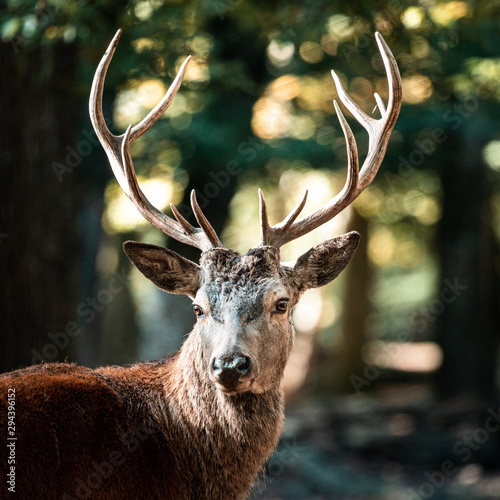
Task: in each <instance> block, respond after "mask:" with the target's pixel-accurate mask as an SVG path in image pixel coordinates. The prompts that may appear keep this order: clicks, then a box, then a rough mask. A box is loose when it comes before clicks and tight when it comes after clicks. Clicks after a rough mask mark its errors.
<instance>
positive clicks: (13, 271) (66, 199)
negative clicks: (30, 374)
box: [0, 43, 78, 371]
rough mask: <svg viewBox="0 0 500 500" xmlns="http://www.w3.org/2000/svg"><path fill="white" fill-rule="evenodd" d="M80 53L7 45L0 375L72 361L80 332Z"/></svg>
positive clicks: (0, 171) (62, 47) (1, 141)
mask: <svg viewBox="0 0 500 500" xmlns="http://www.w3.org/2000/svg"><path fill="white" fill-rule="evenodd" d="M74 61H75V47H74V45H68V44H58V45H55V46H44V47H40V48H37V49H36V50H29V49H28V47H22V48H19V47H14V46H13V45H11V44H8V43H1V44H0V68H1V71H0V89H1V93H2V99H1V101H0V103H1V104H0V106H1V108H0V116H1V118H2V126H1V128H2V129H1V133H0V155H1V164H0V199H1V200H2V202H1V206H0V215H1V219H0V233H1V235H0V236H1V239H0V275H1V276H2V278H3V286H2V287H0V303H1V304H2V334H1V337H0V338H1V344H2V345H1V348H0V351H1V352H2V353H5V354H4V355H3V356H2V357H1V358H0V370H1V371H7V370H10V369H13V368H15V367H18V366H20V365H29V364H33V363H39V362H41V361H54V360H63V359H64V358H65V357H66V353H67V348H68V344H69V341H70V339H71V337H72V336H74V335H75V333H76V331H75V329H74V328H75V326H76V324H73V323H72V320H73V319H74V317H75V306H76V304H75V300H74V292H75V276H76V267H77V263H76V262H77V258H78V255H77V248H78V246H77V228H76V223H75V214H76V208H77V204H78V202H77V190H76V185H77V181H78V179H77V177H78V174H76V173H74V172H69V173H66V175H64V176H59V177H58V175H57V174H56V171H55V170H54V166H53V163H54V162H60V163H61V164H63V165H64V164H65V158H66V155H67V154H68V153H67V150H66V148H67V147H68V146H70V147H76V146H77V145H76V137H77V134H76V131H77V130H78V122H77V116H78V109H77V106H76V101H75V100H74V99H72V96H71V90H72V89H73V88H74V73H75V67H74Z"/></svg>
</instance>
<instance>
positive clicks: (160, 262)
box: [123, 241, 200, 298]
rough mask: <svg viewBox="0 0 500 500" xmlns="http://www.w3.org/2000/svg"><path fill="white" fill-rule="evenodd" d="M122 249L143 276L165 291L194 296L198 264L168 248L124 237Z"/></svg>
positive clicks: (198, 271)
mask: <svg viewBox="0 0 500 500" xmlns="http://www.w3.org/2000/svg"><path fill="white" fill-rule="evenodd" d="M123 250H124V251H125V253H126V254H127V257H128V258H129V259H130V260H131V261H132V264H134V266H135V267H137V269H139V271H141V273H142V274H144V276H146V278H148V279H149V280H150V281H152V282H153V283H154V284H155V285H156V286H157V287H158V288H161V289H162V290H165V291H166V292H170V293H176V294H183V295H188V296H189V297H192V298H194V296H195V295H196V292H197V291H198V289H199V288H200V266H198V265H197V264H195V263H194V262H191V261H190V260H188V259H185V258H184V257H181V256H180V255H178V254H176V253H175V252H173V251H172V250H169V249H168V248H163V247H159V246H157V245H150V244H147V243H138V242H137V241H126V242H125V243H124V244H123Z"/></svg>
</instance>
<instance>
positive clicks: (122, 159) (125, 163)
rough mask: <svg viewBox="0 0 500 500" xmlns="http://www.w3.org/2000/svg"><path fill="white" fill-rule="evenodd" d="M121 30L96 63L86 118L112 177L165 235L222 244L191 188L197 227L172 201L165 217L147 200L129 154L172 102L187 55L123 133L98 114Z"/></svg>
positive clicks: (204, 244)
mask: <svg viewBox="0 0 500 500" xmlns="http://www.w3.org/2000/svg"><path fill="white" fill-rule="evenodd" d="M121 33H122V31H121V30H118V31H117V33H116V35H115V36H114V38H113V40H112V41H111V43H110V44H109V47H108V49H107V50H106V52H105V54H104V56H103V57H102V59H101V62H100V63H99V66H98V67H97V70H96V72H95V75H94V81H93V82H92V90H91V92H90V99H89V111H90V119H91V121H92V125H93V126H94V130H95V132H96V134H97V137H98V138H99V141H100V142H101V144H102V147H103V148H104V150H105V151H106V154H107V156H108V159H109V162H110V164H111V169H112V170H113V173H114V175H115V177H116V180H117V181H118V183H119V184H120V187H121V188H122V190H123V191H124V192H125V194H126V195H127V196H128V197H129V198H130V200H131V201H132V203H133V204H134V205H135V206H136V208H137V209H138V210H139V212H140V213H141V215H142V216H143V217H144V218H145V219H146V220H147V221H148V222H150V223H151V224H153V225H154V226H156V227H157V228H158V229H160V230H161V231H163V232H164V233H165V234H167V235H168V236H170V237H172V238H174V239H175V240H177V241H180V242H181V243H186V244H187V245H191V246H194V247H196V248H199V249H200V250H202V251H204V250H209V249H210V248H217V247H222V243H221V242H220V240H219V237H218V236H217V233H216V232H215V230H214V229H213V227H212V226H211V225H210V223H209V222H208V220H207V218H206V217H205V215H204V214H203V212H202V211H201V208H200V207H199V205H198V202H197V200H196V195H195V192H194V190H193V191H192V192H191V207H192V209H193V212H194V215H195V217H196V220H197V222H198V224H199V225H200V227H199V228H195V227H193V226H192V225H191V224H190V223H189V222H188V221H187V220H186V219H185V218H184V217H183V216H182V215H181V214H180V212H179V211H178V210H177V209H176V208H175V207H174V206H173V205H170V208H171V209H172V212H173V214H174V217H175V218H176V219H177V220H174V219H172V218H170V217H168V216H167V215H165V214H164V213H163V212H161V211H160V210H158V209H157V208H156V207H154V206H153V205H152V204H151V203H150V202H149V200H148V199H147V198H146V196H145V195H144V193H143V192H142V191H141V188H140V187H139V184H138V182H137V177H136V175H135V171H134V165H133V163H132V157H131V156H130V144H131V143H132V142H134V141H135V140H136V139H137V138H138V137H140V136H141V135H142V134H144V132H146V131H147V130H149V129H150V128H151V127H152V126H153V124H154V123H155V122H156V120H158V118H159V117H160V116H161V115H162V114H163V113H164V112H165V111H166V109H167V108H168V107H169V106H170V104H171V103H172V101H173V99H174V97H175V94H176V93H177V91H178V90H179V87H180V86H181V83H182V79H183V78H184V73H185V71H186V66H187V64H188V63H189V60H190V58H191V56H189V57H188V58H187V59H186V60H185V61H184V63H183V64H182V66H181V68H180V69H179V72H178V73H177V76H176V77H175V79H174V81H173V82H172V84H171V85H170V88H169V89H168V91H167V93H166V94H165V96H164V97H163V99H162V100H161V101H160V102H159V103H158V104H157V105H156V107H155V108H154V109H152V110H151V111H150V113H149V114H148V115H147V116H146V117H145V118H144V119H143V120H142V121H141V122H140V123H138V124H137V125H135V126H134V127H132V125H130V126H129V127H128V129H127V131H126V132H125V134H122V135H119V136H116V135H114V134H112V133H111V132H110V131H109V129H108V127H107V125H106V123H105V121H104V116H103V114H102V94H103V89H104V80H105V78H106V71H107V69H108V66H109V64H110V62H111V59H112V57H113V54H114V52H115V50H116V46H117V45H118V40H119V39H120V36H121Z"/></svg>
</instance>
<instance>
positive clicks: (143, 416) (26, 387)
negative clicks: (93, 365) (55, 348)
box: [0, 332, 283, 500]
mask: <svg viewBox="0 0 500 500" xmlns="http://www.w3.org/2000/svg"><path fill="white" fill-rule="evenodd" d="M193 333H195V332H193ZM192 338H193V337H190V339H192ZM191 344H195V342H191V341H188V342H186V344H184V347H183V350H182V351H181V352H180V353H179V354H178V355H176V356H174V357H171V358H167V359H166V360H164V361H159V362H157V363H145V364H137V365H134V366H132V367H130V368H121V367H109V368H103V369H97V370H89V369H86V368H82V367H78V366H75V365H70V364H47V365H38V366H35V367H31V368H28V369H25V370H22V371H20V372H14V373H13V374H12V376H11V377H8V378H4V379H2V380H1V382H2V391H1V392H2V397H3V396H4V391H5V393H6V392H7V388H15V389H16V395H17V409H18V411H17V419H16V420H17V421H16V426H17V429H18V432H17V435H18V441H17V446H16V450H17V457H16V459H17V467H16V470H17V478H16V479H17V488H16V494H17V497H18V498H21V499H33V498H47V499H52V498H54V499H56V498H57V499H61V498H62V499H67V500H70V499H73V498H77V499H80V498H92V499H106V500H113V499H116V500H118V499H120V500H121V499H141V498H144V499H160V498H161V499H195V498H196V499H199V498H207V499H208V498H213V499H227V498H244V497H245V495H246V494H247V493H248V491H249V490H250V488H251V486H252V484H253V482H254V480H255V478H256V477H257V474H258V472H259V470H260V469H261V468H262V465H263V463H264V461H265V460H266V458H267V457H268V456H269V455H270V454H271V453H272V451H273V449H274V447H275V446H276V443H277V441H278V437H279V435H280V432H281V430H282V426H283V395H282V392H281V390H280V389H279V388H277V389H275V390H272V391H269V392H267V393H266V394H260V395H256V394H250V393H245V394H242V395H241V396H239V397H231V396H225V395H222V394H220V393H217V392H216V391H210V389H209V387H210V386H209V384H208V381H207V380H206V378H207V377H206V376H204V375H203V370H200V368H201V367H200V366H196V365H193V366H191V367H190V368H186V366H187V365H186V364H184V363H185V360H184V357H186V356H188V357H189V361H191V356H192V353H191V352H189V351H191V349H193V350H195V351H196V350H198V349H199V346H196V345H191ZM180 363H183V365H182V366H183V368H181V370H179V364H180ZM174 373H175V374H174ZM172 374H174V375H173V376H172ZM207 389H208V390H207ZM62 393H63V394H66V397H64V398H61V394H62ZM193 394H195V395H196V398H195V399H192V397H191V396H192V395H193ZM200 395H202V397H201V396H200ZM3 400H5V398H3ZM28 408H29V409H30V410H28ZM2 410H3V408H2ZM1 413H2V412H1V411H0V416H1V417H2V418H1V420H2V421H5V418H3V417H4V415H1ZM27 429H29V432H27V431H26V430H27ZM4 436H5V433H2V438H4ZM1 440H2V439H0V441H1ZM1 445H2V448H3V449H4V450H5V449H6V445H7V443H6V442H5V440H4V442H2V443H1ZM3 463H6V462H3ZM4 477H5V476H4Z"/></svg>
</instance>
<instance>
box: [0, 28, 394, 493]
mask: <svg viewBox="0 0 500 500" xmlns="http://www.w3.org/2000/svg"><path fill="white" fill-rule="evenodd" d="M119 36H120V32H118V33H117V34H116V36H115V38H114V39H113V41H112V43H111V44H110V46H109V48H108V51H107V52H106V53H105V55H104V56H103V58H102V60H101V63H100V64H99V67H98V68H97V71H96V75H95V77H94V83H93V86H92V92H91V98H90V115H91V119H92V123H93V125H94V128H95V130H96V133H97V135H98V137H99V140H100V141H101V144H102V145H103V147H104V149H105V151H106V153H107V155H108V159H109V161H110V164H111V167H112V170H113V172H114V174H115V177H116V178H117V180H118V182H119V184H120V186H121V188H122V189H123V190H124V191H125V193H126V194H127V195H128V197H129V198H130V200H131V201H132V202H133V203H134V204H135V206H136V207H137V209H138V210H139V212H140V213H141V214H142V215H143V217H144V218H145V219H146V220H148V221H149V222H151V223H152V224H154V225H155V226H156V227H158V228H159V229H161V230H162V231H163V232H165V233H166V234H167V235H169V236H170V237H173V238H175V239H177V240H178V241H181V242H183V243H187V244H189V245H192V246H195V247H197V248H199V249H200V250H201V251H202V254H201V257H200V262H199V264H197V263H194V262H192V261H189V260H187V259H185V258H183V257H181V256H180V255H178V254H176V253H175V252H173V251H171V250H169V249H166V248H163V247H159V246H156V245H148V244H144V243H138V242H132V241H129V242H126V243H125V244H124V250H125V253H126V254H127V256H128V257H129V259H130V260H131V261H132V263H133V264H134V265H135V266H136V267H137V268H138V269H139V271H141V272H142V273H143V274H144V276H145V277H146V278H148V279H150V280H151V281H152V282H153V283H154V284H155V285H156V286H157V287H159V288H161V289H163V290H165V291H167V292H169V293H175V294H184V295H187V296H189V297H191V298H192V300H193V311H194V313H195V314H196V316H197V323H196V325H195V327H194V329H193V331H192V332H191V333H190V334H189V336H188V337H187V339H186V341H185V342H184V345H183V346H182V348H181V349H180V351H179V352H178V353H176V354H175V355H173V356H170V357H166V358H164V359H162V360H160V361H157V362H148V363H140V364H136V365H133V366H130V367H127V368H123V367H115V366H111V367H104V368H99V369H95V370H91V369H88V368H83V367H78V366H76V365H73V364H67V363H51V364H47V365H39V366H34V367H30V368H26V369H23V370H18V371H15V372H12V373H10V374H5V375H3V376H0V397H1V400H0V401H1V402H0V422H1V423H2V426H4V423H6V422H7V421H8V418H10V414H9V409H8V406H7V399H8V395H9V394H11V393H12V391H14V393H15V400H16V403H15V410H16V412H15V435H16V438H17V441H16V443H17V447H16V454H15V461H16V462H15V464H16V465H15V469H16V481H17V484H16V493H17V494H18V498H26V499H30V500H31V499H32V498H50V499H51V498H54V499H55V498H63V499H66V500H68V499H74V498H92V499H107V500H110V499H111V500H112V499H120V500H127V499H131V500H136V499H148V500H149V499H175V500H178V499H211V500H212V499H241V498H244V497H245V496H246V495H247V494H248V493H249V491H250V489H251V487H252V484H253V482H254V481H255V479H256V478H257V475H258V473H259V471H262V470H263V467H264V463H265V460H266V459H267V458H268V457H269V455H270V454H271V453H272V451H273V450H274V448H275V446H276V444H277V442H278V439H279V435H280V433H281V431H282V428H283V418H284V417H283V411H284V410H283V401H284V398H283V392H282V389H281V385H280V384H281V379H282V377H283V372H284V369H285V365H286V362H287V360H288V357H289V355H290V352H291V350H292V347H293V340H294V330H293V324H292V320H291V310H292V308H293V307H294V305H295V304H296V303H297V302H298V300H299V298H300V296H301V295H302V294H303V293H304V292H305V291H306V290H307V289H309V288H315V287H320V286H323V285H325V284H327V283H329V282H330V281H332V280H333V279H335V278H336V277H337V276H338V275H339V273H340V272H341V271H342V270H343V269H344V268H345V266H346V265H347V264H348V262H349V261H350V260H351V258H352V256H353V254H354V252H355V250H356V247H357V245H358V242H359V234H358V233H356V232H350V233H347V234H344V235H341V236H337V237H335V238H332V239H329V240H327V241H324V242H322V243H320V244H319V245H316V246H315V247H313V248H311V249H310V250H309V251H308V252H306V253H305V254H303V255H302V256H301V257H299V258H298V259H297V260H296V261H295V262H291V263H282V262H281V261H280V250H279V249H280V247H281V246H282V245H284V244H286V243H287V242H289V241H291V240H293V239H295V238H298V237H300V236H302V235H304V234H306V233H308V232H309V231H312V230H313V229H315V228H316V227H319V226H320V225H321V224H323V223H325V222H326V221H328V220H330V219H331V218H332V217H334V216H335V215H336V214H337V213H339V212H340V211H341V210H342V209H344V208H345V207H346V206H348V205H349V204H350V203H351V202H352V200H353V199H354V198H355V197H356V196H358V195H359V194H360V193H361V192H362V191H363V189H364V188H365V187H366V186H367V185H368V184H369V183H370V182H371V180H372V179H373V177H374V176H375V174H376V172H377V170H378V167H379V166H380V163H381V161H382V158H383V154H384V152H385V149H386V147H387V142H388V139H389V135H390V132H391V130H392V128H393V127H394V124H395V121H396V118H397V115H398V113H399V108H400V105H401V80H400V77H399V72H398V69H397V65H396V62H395V60H394V57H393V56H392V54H391V53H390V50H389V48H388V47H387V46H386V45H385V42H384V41H383V39H382V38H381V36H380V35H378V34H377V42H378V44H379V48H380V51H381V54H382V58H383V61H384V65H385V67H386V70H387V74H388V78H389V103H388V109H387V110H386V109H385V105H384V103H383V102H382V100H381V99H380V97H378V96H377V95H376V99H377V104H378V107H379V109H380V111H381V114H382V118H380V119H379V120H375V119H374V118H372V117H370V116H368V115H366V114H365V113H364V112H363V111H362V110H361V109H360V108H359V107H358V106H357V105H356V104H355V103H354V101H352V99H351V98H350V97H349V96H348V95H347V94H346V93H345V90H344V89H343V87H342V83H341V82H340V80H339V79H338V78H337V77H336V76H334V79H335V82H336V85H337V90H338V93H339V96H340V98H341V100H342V101H343V102H344V104H345V105H346V106H347V107H348V108H349V109H350V110H351V111H352V113H353V114H354V115H355V116H356V118H357V119H358V121H360V123H361V124H362V125H363V126H364V127H365V128H366V129H367V130H368V133H369V135H370V145H369V151H368V155H367V158H366V160H365V162H364V164H363V167H362V168H361V170H360V171H358V155H357V149H356V143H355V140H354V136H353V134H352V132H351V130H350V128H349V126H348V124H347V122H346V120H345V118H344V117H343V115H342V113H341V112H340V109H339V108H338V106H337V104H336V103H335V107H336V110H337V114H338V116H339V120H340V123H341V125H342V129H343V131H344V135H345V137H346V143H347V146H348V177H347V181H346V184H345V186H344V188H343V190H342V191H341V192H340V193H339V195H337V196H336V197H335V198H333V200H331V201H330V202H329V203H328V204H326V205H325V206H324V207H321V208H320V209H318V210H316V211H315V212H313V213H312V214H310V215H308V216H306V217H303V218H301V219H298V220H297V217H298V216H299V214H300V212H301V210H302V208H303V207H304V204H305V202H306V196H307V193H306V196H304V198H303V200H302V201H301V202H300V203H299V205H298V206H297V207H296V208H295V209H294V210H292V212H291V213H290V214H289V215H288V216H287V217H286V218H285V220H284V221H283V222H281V223H280V224H276V225H275V226H270V225H269V222H268V217H267V208H266V203H265V200H264V197H263V195H262V193H261V192H260V191H259V194H260V218H261V237H260V241H259V244H258V245H257V246H256V247H254V248H251V249H250V250H248V252H247V253H246V254H244V255H240V254H238V253H237V252H234V251H232V250H229V249H226V248H225V247H223V245H222V243H221V242H220V240H219V238H218V236H217V234H216V233H215V231H214V230H213V228H212V226H211V225H210V223H209V222H208V220H207V219H206V218H205V215H204V214H203V212H202V211H201V209H200V207H199V206H198V203H197V201H196V196H195V194H194V192H193V193H192V195H191V205H192V208H193V212H194V215H195V217H196V220H197V222H198V224H199V226H200V227H193V226H192V225H191V224H190V223H189V222H188V221H187V220H186V219H185V218H184V217H183V216H182V215H181V214H180V213H179V212H178V210H177V209H176V208H175V207H174V206H173V205H171V209H172V213H173V215H174V217H175V219H176V220H174V219H172V218H170V217H168V216H167V215H165V214H164V213H162V212H160V211H159V210H158V209H156V208H155V207H154V206H153V205H151V203H150V202H149V201H148V200H147V199H146V197H145V196H144V193H143V192H142V191H141V189H140V187H139V185H138V182H137V178H136V176H135V172H134V168H133V164H132V158H131V156H130V151H129V146H130V143H131V142H133V141H134V140H135V139H137V137H139V136H140V135H142V134H143V133H144V132H145V131H146V130H148V129H149V128H150V127H151V126H152V125H153V123H154V122H155V120H157V119H158V118H159V116H161V114H162V113H163V112H164V111H165V110H166V108H167V107H168V105H169V104H170V103H171V101H172V99H173V97H174V96H175V93H176V92H177V90H178V88H179V87H180V84H181V82H182V77H183V75H184V71H185V68H186V64H187V63H188V61H189V59H187V60H186V62H185V63H184V64H183V65H182V67H181V69H180V70H179V73H178V75H177V77H176V78H175V80H174V82H173V84H172V86H171V87H170V89H169V90H168V92H167V94H166V95H165V97H164V98H163V99H162V101H161V102H160V103H159V104H158V106H157V107H156V108H154V109H153V110H152V111H151V113H150V114H149V115H148V116H147V117H146V118H145V119H144V120H143V121H142V122H141V123H139V124H138V125H136V126H135V127H132V126H130V127H129V128H128V130H127V132H126V133H125V134H123V135H121V136H115V135H113V134H111V132H109V130H108V129H107V127H106V124H105V122H104V118H103V116H102V105H101V101H102V92H103V86H104V77H105V74H106V70H107V68H108V66H109V63H110V61H111V57H112V55H113V53H114V50H115V49H116V45H117V43H118V39H119ZM6 427H7V425H5V427H3V428H6ZM2 440H3V441H2ZM0 441H1V442H0V445H1V446H2V449H4V450H6V449H7V446H8V445H9V444H11V442H10V441H9V438H7V439H6V437H5V433H0ZM2 463H3V464H7V461H3V462H2ZM4 477H5V476H4Z"/></svg>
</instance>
